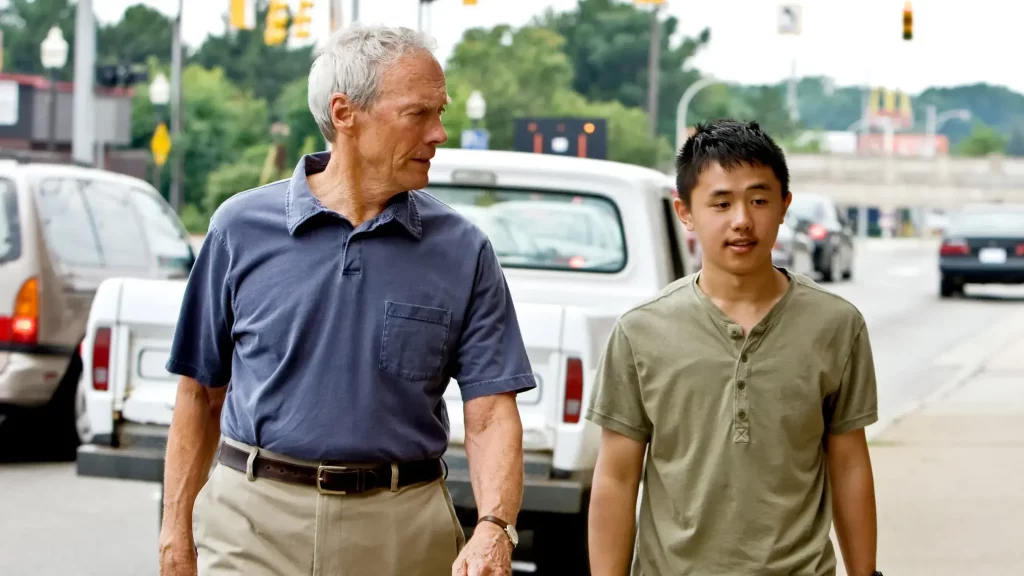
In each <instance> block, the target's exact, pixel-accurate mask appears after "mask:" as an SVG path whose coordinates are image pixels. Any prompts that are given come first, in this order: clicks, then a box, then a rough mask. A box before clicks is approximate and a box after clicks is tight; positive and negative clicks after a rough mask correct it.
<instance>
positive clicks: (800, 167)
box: [786, 154, 1024, 210]
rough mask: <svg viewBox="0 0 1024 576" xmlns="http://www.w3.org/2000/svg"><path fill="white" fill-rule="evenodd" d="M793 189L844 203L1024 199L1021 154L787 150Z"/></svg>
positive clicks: (916, 204)
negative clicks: (864, 153)
mask: <svg viewBox="0 0 1024 576" xmlns="http://www.w3.org/2000/svg"><path fill="white" fill-rule="evenodd" d="M786 159H787V161H788V163H789V170H790V180H791V182H792V186H791V188H792V190H793V191H794V192H795V193H799V192H801V191H805V192H817V193H821V194H827V195H828V196H830V197H832V198H833V199H835V200H836V202H837V203H839V204H843V205H847V206H865V205H867V206H873V207H877V208H880V209H882V210H892V209H896V208H945V209H956V208H958V207H959V206H962V205H963V204H966V203H972V202H993V201H1003V202H1020V203H1024V158H1007V157H1001V156H993V157H989V158H952V157H945V156H943V157H936V158H907V157H898V156H894V157H884V156H855V155H841V154H834V155H830V154H787V156H786Z"/></svg>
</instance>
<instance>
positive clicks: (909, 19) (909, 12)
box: [903, 2, 914, 40]
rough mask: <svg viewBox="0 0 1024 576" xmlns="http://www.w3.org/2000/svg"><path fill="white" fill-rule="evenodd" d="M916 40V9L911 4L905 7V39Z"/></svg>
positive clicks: (908, 3)
mask: <svg viewBox="0 0 1024 576" xmlns="http://www.w3.org/2000/svg"><path fill="white" fill-rule="evenodd" d="M913 38H914V9H913V8H911V7H910V2H907V3H906V4H904V5H903V39H904V40H913Z"/></svg>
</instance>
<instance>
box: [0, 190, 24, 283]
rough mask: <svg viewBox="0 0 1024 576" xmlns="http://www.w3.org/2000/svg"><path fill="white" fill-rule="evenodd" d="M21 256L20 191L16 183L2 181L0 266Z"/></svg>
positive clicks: (0, 194) (0, 193)
mask: <svg viewBox="0 0 1024 576" xmlns="http://www.w3.org/2000/svg"><path fill="white" fill-rule="evenodd" d="M20 256H21V226H20V225H19V224H18V191H17V190H16V189H15V188H14V183H13V182H11V181H10V180H7V179H0V264H3V263H4V262H12V261H14V260H17V259H18V258H19V257H20Z"/></svg>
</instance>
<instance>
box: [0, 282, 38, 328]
mask: <svg viewBox="0 0 1024 576" xmlns="http://www.w3.org/2000/svg"><path fill="white" fill-rule="evenodd" d="M0 342H7V343H11V344H37V343H38V342H39V280H38V279H37V278H34V277H33V278H29V279H28V280H26V281H25V283H24V284H22V285H21V288H20V289H19V290H18V295H17V296H15V297H14V314H12V315H11V316H10V318H0Z"/></svg>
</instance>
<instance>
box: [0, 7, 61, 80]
mask: <svg viewBox="0 0 1024 576" xmlns="http://www.w3.org/2000/svg"><path fill="white" fill-rule="evenodd" d="M74 15H75V9H74V6H73V5H72V4H71V2H70V1H69V0H7V2H5V3H4V4H3V6H2V7H0V30H3V35H4V39H3V44H4V45H3V48H4V50H3V53H4V62H3V70H4V72H17V73H21V74H40V75H42V74H46V70H45V69H44V68H43V63H42V60H41V56H40V53H39V49H40V45H41V44H42V43H43V39H44V38H46V33H47V32H48V31H49V30H50V27H51V26H58V27H59V28H60V29H61V32H63V33H64V39H65V40H67V42H68V61H67V64H66V65H65V66H64V67H63V68H61V69H60V70H59V71H58V77H59V78H60V79H61V80H65V81H67V80H71V79H72V77H73V76H74V70H75V67H74V66H73V65H72V63H73V62H74V61H75V19H74Z"/></svg>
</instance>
